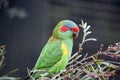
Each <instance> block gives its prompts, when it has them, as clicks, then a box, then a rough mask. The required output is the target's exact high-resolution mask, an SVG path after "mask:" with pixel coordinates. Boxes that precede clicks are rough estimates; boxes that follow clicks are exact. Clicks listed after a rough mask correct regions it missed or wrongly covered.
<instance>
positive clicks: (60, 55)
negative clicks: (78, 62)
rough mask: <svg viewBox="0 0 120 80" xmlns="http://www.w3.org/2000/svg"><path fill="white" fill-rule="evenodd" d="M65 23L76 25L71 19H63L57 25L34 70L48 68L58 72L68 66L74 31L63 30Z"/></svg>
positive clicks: (50, 70)
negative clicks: (61, 29)
mask: <svg viewBox="0 0 120 80" xmlns="http://www.w3.org/2000/svg"><path fill="white" fill-rule="evenodd" d="M64 25H70V27H71V25H72V26H76V24H75V23H74V22H72V21H70V20H63V21H61V22H59V23H58V24H57V25H56V27H55V29H54V30H53V34H52V36H51V37H50V39H49V40H48V42H47V43H46V45H45V46H44V48H43V49H42V51H41V53H40V56H39V58H38V60H37V62H36V64H35V66H34V68H33V70H46V71H48V72H49V73H52V74H56V73H59V72H60V71H61V70H64V69H65V68H66V66H67V63H68V61H69V59H70V56H71V52H72V47H73V32H72V31H67V32H61V31H60V28H61V27H62V26H64ZM39 74H41V73H39ZM39 74H37V76H38V75H39Z"/></svg>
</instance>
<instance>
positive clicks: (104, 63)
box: [100, 61, 118, 69]
mask: <svg viewBox="0 0 120 80" xmlns="http://www.w3.org/2000/svg"><path fill="white" fill-rule="evenodd" d="M102 64H103V65H106V66H107V67H110V68H114V69H116V68H118V66H116V65H114V64H111V63H109V62H105V61H104V62H100V65H102Z"/></svg>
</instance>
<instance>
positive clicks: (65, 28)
mask: <svg viewBox="0 0 120 80" xmlns="http://www.w3.org/2000/svg"><path fill="white" fill-rule="evenodd" d="M79 31H80V30H79V27H78V26H77V24H76V23H75V22H73V21H71V20H62V21H60V22H59V23H58V24H57V25H56V27H55V29H54V30H53V36H55V37H56V38H60V39H68V38H77V37H78V34H79Z"/></svg>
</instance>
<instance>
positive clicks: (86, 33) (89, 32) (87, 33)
mask: <svg viewBox="0 0 120 80" xmlns="http://www.w3.org/2000/svg"><path fill="white" fill-rule="evenodd" d="M84 33H85V34H84V35H85V36H87V35H89V34H91V33H92V31H88V32H84Z"/></svg>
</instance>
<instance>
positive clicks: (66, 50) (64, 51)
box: [61, 42, 69, 55]
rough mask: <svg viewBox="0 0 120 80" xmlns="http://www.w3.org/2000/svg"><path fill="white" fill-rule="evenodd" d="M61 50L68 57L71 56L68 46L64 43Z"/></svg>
mask: <svg viewBox="0 0 120 80" xmlns="http://www.w3.org/2000/svg"><path fill="white" fill-rule="evenodd" d="M61 50H62V54H63V55H68V54H69V50H68V48H67V46H66V44H65V43H63V42H62V46H61Z"/></svg>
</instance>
